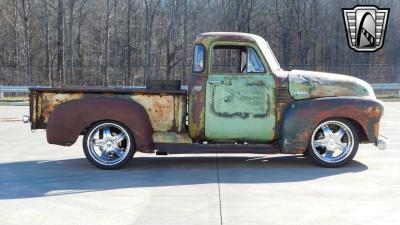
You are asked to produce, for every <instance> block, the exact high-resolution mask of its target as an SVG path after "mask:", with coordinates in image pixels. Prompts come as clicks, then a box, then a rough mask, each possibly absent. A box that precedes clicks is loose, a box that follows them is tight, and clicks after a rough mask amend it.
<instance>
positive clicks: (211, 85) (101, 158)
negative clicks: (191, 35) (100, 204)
mask: <svg viewBox="0 0 400 225" xmlns="http://www.w3.org/2000/svg"><path fill="white" fill-rule="evenodd" d="M382 113H383V104H382V103H381V102H380V101H379V100H376V98H375V95H374V92H373V90H372V88H371V86H370V85H369V84H367V83H366V82H364V81H362V80H360V79H357V78H354V77H350V76H345V75H338V74H328V73H322V72H309V71H300V70H293V71H283V70H282V69H281V68H280V66H279V63H278V62H277V60H276V58H275V56H274V54H273V52H272V51H271V49H270V47H269V45H268V43H267V42H266V41H265V40H264V39H263V38H261V37H259V36H256V35H252V34H245V33H204V34H201V35H199V36H198V37H197V38H196V40H195V43H194V55H193V72H192V74H191V75H190V76H189V78H188V87H182V88H180V89H175V90H161V89H152V88H150V89H149V88H146V87H129V88H128V87H126V88H118V87H103V88H100V87H91V88H89V87H85V88H82V87H80V88H73V87H68V88H49V87H36V88H31V93H30V122H31V127H32V129H46V131H47V140H48V142H49V143H50V144H58V145H65V146H69V145H72V144H73V143H75V141H76V140H77V138H78V136H79V135H85V138H84V150H85V154H86V156H87V158H88V159H89V161H90V162H91V163H92V164H94V165H95V166H97V167H99V168H103V169H116V168H120V167H122V166H123V165H125V164H126V163H127V162H129V161H130V159H131V158H132V156H133V153H134V152H135V151H140V152H145V153H155V152H156V153H159V154H173V153H261V154H264V153H265V154H267V153H287V154H302V153H308V155H309V156H310V157H311V158H312V159H313V160H314V161H315V162H316V163H317V164H319V165H321V166H325V167H338V166H343V165H345V164H346V163H347V162H348V161H350V160H351V159H352V158H353V157H354V155H355V153H356V152H357V148H358V143H374V144H376V145H378V144H384V142H383V140H381V139H380V136H379V122H380V118H381V116H382Z"/></svg>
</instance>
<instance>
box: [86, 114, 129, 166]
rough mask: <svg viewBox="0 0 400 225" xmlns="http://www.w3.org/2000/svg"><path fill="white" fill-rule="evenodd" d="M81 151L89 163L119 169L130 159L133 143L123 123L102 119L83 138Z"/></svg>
mask: <svg viewBox="0 0 400 225" xmlns="http://www.w3.org/2000/svg"><path fill="white" fill-rule="evenodd" d="M83 151H84V153H85V156H86V158H87V159H88V160H89V162H90V163H91V164H93V165H94V166H96V167H98V168H100V169H106V170H110V169H119V168H121V167H123V166H125V165H126V164H127V163H128V162H130V161H131V160H132V157H133V155H134V153H135V143H134V139H133V135H132V133H131V131H130V130H129V129H128V128H126V127H125V126H124V125H123V124H120V123H118V122H114V121H103V122H99V123H96V124H94V125H93V126H92V127H90V128H89V130H88V131H87V132H86V134H85V137H84V139H83Z"/></svg>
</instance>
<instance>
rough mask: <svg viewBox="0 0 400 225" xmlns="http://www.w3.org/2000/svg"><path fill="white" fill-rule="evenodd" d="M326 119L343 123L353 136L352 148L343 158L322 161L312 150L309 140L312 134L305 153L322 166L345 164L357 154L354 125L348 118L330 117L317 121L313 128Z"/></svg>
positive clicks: (356, 135)
mask: <svg viewBox="0 0 400 225" xmlns="http://www.w3.org/2000/svg"><path fill="white" fill-rule="evenodd" d="M327 121H337V122H341V123H343V124H345V125H346V126H347V127H348V128H349V129H350V132H351V133H352V135H353V138H354V144H353V149H352V150H351V152H350V154H349V155H348V156H347V157H346V158H345V159H343V160H342V161H339V162H332V163H329V162H326V161H323V160H322V159H320V158H319V157H318V156H317V155H316V153H315V152H314V151H313V149H312V146H311V141H312V139H313V135H311V137H310V138H309V142H308V148H307V155H308V156H309V157H310V158H311V159H312V161H313V162H314V163H316V164H317V165H319V166H322V167H327V168H337V167H342V166H345V165H346V164H347V163H349V162H350V161H351V160H353V158H354V156H355V155H356V154H357V151H358V146H359V137H358V133H357V130H356V129H355V127H354V125H353V124H352V123H351V122H350V121H349V120H346V119H338V118H332V119H327V120H324V121H322V122H321V123H319V124H318V125H317V126H316V127H315V129H317V127H318V126H319V125H321V124H322V123H325V122H327ZM315 129H314V130H313V133H314V132H315Z"/></svg>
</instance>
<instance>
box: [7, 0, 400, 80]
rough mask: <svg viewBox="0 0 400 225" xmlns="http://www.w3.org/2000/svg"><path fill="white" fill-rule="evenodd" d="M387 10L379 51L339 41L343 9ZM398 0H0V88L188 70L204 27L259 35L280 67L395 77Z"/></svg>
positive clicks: (167, 75)
mask: <svg viewBox="0 0 400 225" xmlns="http://www.w3.org/2000/svg"><path fill="white" fill-rule="evenodd" d="M357 4H367V5H371V4H373V5H377V6H379V7H384V8H390V9H391V11H390V16H389V21H388V27H387V33H386V38H385V44H384V47H383V49H381V50H379V51H378V52H375V53H357V52H354V51H353V50H351V49H350V48H349V47H348V44H347V37H346V32H345V27H344V22H343V15H342V8H352V7H353V6H355V5H357ZM399 11H400V2H399V1H397V0H375V1H374V0H358V1H356V0H354V1H348V0H335V1H331V0H0V85H106V86H115V85H143V84H144V83H145V82H146V81H149V80H151V79H180V80H182V81H183V83H185V82H186V79H187V76H188V74H189V73H190V72H191V59H192V49H193V45H192V42H193V40H194V39H195V37H196V35H198V34H200V33H202V32H209V31H238V32H249V33H255V34H258V35H260V36H262V37H264V38H265V39H266V40H267V41H268V42H269V44H270V45H271V48H272V49H273V51H274V52H275V54H276V55H277V58H278V60H279V61H280V63H281V64H282V65H283V67H284V68H285V69H288V68H292V67H295V66H297V68H305V69H317V70H324V71H330V72H342V73H352V74H353V75H356V76H358V77H361V78H364V79H366V80H369V81H375V80H376V81H378V82H395V81H399V76H398V75H397V74H396V71H398V69H399V68H400V67H399V60H400V54H399V53H398V52H399V47H400V21H399V20H400V15H399Z"/></svg>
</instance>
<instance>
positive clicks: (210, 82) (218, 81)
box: [208, 80, 224, 84]
mask: <svg viewBox="0 0 400 225" xmlns="http://www.w3.org/2000/svg"><path fill="white" fill-rule="evenodd" d="M208 83H209V84H223V83H224V81H223V80H210V81H208Z"/></svg>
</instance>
